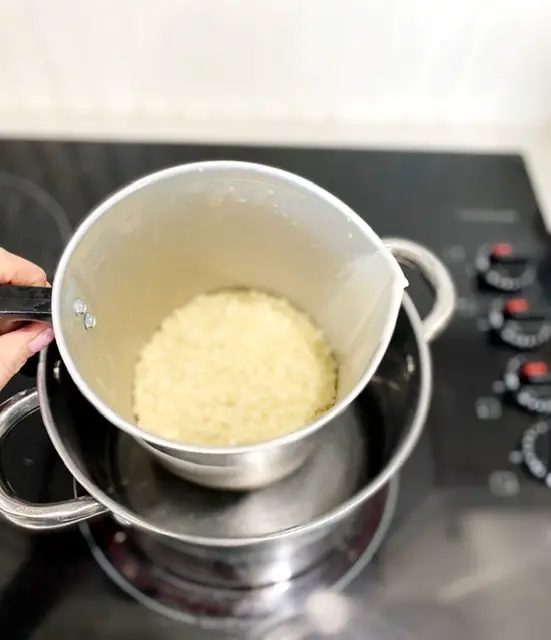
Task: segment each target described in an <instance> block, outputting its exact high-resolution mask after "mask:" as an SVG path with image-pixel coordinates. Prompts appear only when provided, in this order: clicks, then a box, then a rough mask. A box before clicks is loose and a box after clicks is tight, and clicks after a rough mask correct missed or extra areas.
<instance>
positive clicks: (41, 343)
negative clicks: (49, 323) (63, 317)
mask: <svg viewBox="0 0 551 640" xmlns="http://www.w3.org/2000/svg"><path fill="white" fill-rule="evenodd" d="M53 339H54V331H53V329H50V328H48V329H44V331H42V333H39V334H38V335H37V336H36V338H33V339H32V340H31V341H30V342H29V351H30V352H31V353H38V352H39V351H41V350H42V349H44V347H46V346H47V345H49V344H50V342H51V341H52V340H53Z"/></svg>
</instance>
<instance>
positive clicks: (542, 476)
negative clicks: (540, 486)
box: [520, 421, 551, 488]
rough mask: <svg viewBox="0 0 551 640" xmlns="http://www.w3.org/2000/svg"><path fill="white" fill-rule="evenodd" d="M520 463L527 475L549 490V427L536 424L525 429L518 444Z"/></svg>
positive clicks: (550, 438) (550, 460) (550, 461)
mask: <svg viewBox="0 0 551 640" xmlns="http://www.w3.org/2000/svg"><path fill="white" fill-rule="evenodd" d="M520 453H521V455H522V462H523V464H524V467H525V468H526V470H527V471H528V473H529V474H530V475H531V476H533V477H534V478H537V479H538V480H541V481H543V482H545V484H546V485H547V486H548V487H550V488H551V425H550V424H549V422H544V421H542V422H536V424H533V425H532V426H531V427H529V428H528V429H526V431H525V432H524V434H523V436H522V441H521V444H520Z"/></svg>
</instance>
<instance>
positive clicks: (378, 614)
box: [0, 140, 551, 640]
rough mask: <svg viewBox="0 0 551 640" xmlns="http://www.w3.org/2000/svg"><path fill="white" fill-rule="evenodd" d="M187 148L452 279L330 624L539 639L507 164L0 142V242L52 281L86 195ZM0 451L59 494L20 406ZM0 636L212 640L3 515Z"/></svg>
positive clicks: (191, 156)
mask: <svg viewBox="0 0 551 640" xmlns="http://www.w3.org/2000/svg"><path fill="white" fill-rule="evenodd" d="M205 159H238V160H247V161H252V162H261V163H265V164H270V165H273V166H277V167H281V168H284V169H287V170H289V171H292V172H295V173H298V174H301V175H303V176H305V177H307V178H310V179H312V180H313V181H315V182H317V183H319V184H320V185H321V186H323V187H325V188H326V189H328V190H329V191H332V192H333V193H335V195H337V196H339V197H340V198H341V199H342V200H344V201H345V202H346V203H347V204H349V205H350V206H351V207H352V208H353V209H355V210H356V211H357V212H358V213H359V214H360V215H361V216H362V217H364V218H365V219H366V220H367V222H368V223H369V224H370V225H371V226H372V227H373V228H374V229H375V231H377V232H378V233H379V234H380V235H383V236H384V235H393V236H405V237H409V238H411V239H413V240H416V241H418V242H421V243H424V244H426V245H427V246H428V247H430V248H431V249H432V250H434V251H435V252H436V253H437V254H439V255H440V257H441V258H442V259H443V260H444V261H445V262H446V263H447V264H448V266H449V268H450V270H451V272H452V275H453V277H454V280H455V283H456V286H457V289H458V294H459V305H458V310H457V313H456V316H455V318H454V320H453V322H452V324H451V326H450V327H449V329H448V330H447V332H446V333H445V334H444V335H443V336H442V337H441V338H439V340H438V341H437V342H436V343H435V344H434V347H433V357H434V367H435V370H434V374H435V378H434V380H435V381H434V397H433V403H432V409H431V413H430V417H429V420H428V423H427V428H426V433H425V436H424V438H423V441H422V442H421V444H420V445H419V447H418V448H417V450H416V452H415V454H414V455H413V456H412V458H411V460H410V461H409V462H408V464H407V465H406V468H405V469H404V472H403V474H402V478H401V485H400V489H399V497H398V507H397V511H396V513H395V515H394V519H393V524H392V526H391V529H390V533H389V535H388V536H387V539H386V542H385V543H384V544H383V546H382V548H381V550H380V552H379V553H378V554H377V555H376V556H375V558H374V559H373V560H372V562H371V563H370V565H369V567H368V568H367V569H365V570H364V571H363V572H362V574H361V575H360V577H359V578H358V579H356V580H355V581H354V582H353V583H352V585H351V586H349V587H348V588H347V590H346V594H347V596H349V597H350V602H352V603H353V604H354V606H355V607H356V610H355V611H356V614H358V615H356V618H354V620H356V622H354V623H352V624H351V625H350V627H349V633H348V635H346V636H344V635H341V636H340V637H350V638H356V637H359V638H360V637H361V638H364V637H366V636H365V629H366V628H367V627H365V624H366V619H365V615H367V613H369V616H370V617H369V619H370V621H371V622H370V624H375V623H374V622H373V621H374V620H376V621H378V622H377V625H378V626H377V625H375V627H373V629H372V633H373V634H374V635H373V637H381V638H383V637H384V638H385V639H390V638H403V637H411V638H416V637H423V638H424V639H425V640H426V639H427V638H429V639H430V638H439V639H440V638H443V637H446V638H454V637H456V636H457V637H462V638H463V637H466V634H468V637H470V638H484V640H493V639H494V638H495V639H496V640H497V639H498V638H499V640H504V639H505V640H507V639H509V638H511V639H513V638H514V639H515V640H517V639H518V637H520V634H521V633H522V634H523V635H529V636H531V637H544V636H545V630H546V629H547V626H546V625H547V622H546V620H547V617H548V614H547V608H548V605H547V604H546V601H547V597H546V596H547V594H548V592H549V589H551V561H550V560H548V559H547V558H551V553H549V550H548V549H547V547H548V545H549V544H550V542H551V493H550V490H549V489H548V488H547V486H546V482H547V470H548V468H549V467H551V439H550V437H549V435H548V426H547V425H548V422H547V416H546V412H547V405H546V397H545V396H546V393H550V394H551V388H550V387H548V386H547V385H546V384H545V380H541V379H537V375H536V377H534V375H535V374H537V373H538V372H540V373H542V372H543V373H544V374H545V372H546V371H547V366H548V364H551V362H550V357H551V350H550V349H551V346H550V344H551V343H549V342H548V341H547V338H546V335H547V332H546V330H545V327H546V326H547V325H546V323H547V322H548V320H549V313H550V312H551V296H550V294H549V292H550V291H551V270H550V268H549V264H551V263H550V262H549V255H551V254H550V253H549V239H548V235H547V232H546V231H545V228H544V226H543V223H542V220H541V216H540V213H539V211H538V206H537V203H536V201H535V197H534V194H533V191H532V188H531V186H530V181H529V178H528V176H527V173H526V170H525V166H524V163H523V161H522V159H521V158H520V157H518V156H491V155H462V154H430V153H413V152H408V153H401V152H380V151H362V150H358V151H351V150H325V149H290V148H268V147H229V146H228V147H223V146H212V147H209V146H192V145H167V144H114V143H97V142H94V143H85V142H78V143H62V142H51V141H40V142H37V141H18V140H12V141H3V142H0V242H1V244H2V246H4V247H6V248H8V249H10V250H12V251H14V252H17V253H20V254H22V255H24V256H26V257H28V258H30V259H31V260H34V261H36V262H38V263H40V264H41V265H42V266H44V267H45V268H46V269H47V271H48V273H49V275H50V277H53V273H54V270H55V265H56V261H57V259H58V257H59V255H60V252H61V250H62V248H63V246H64V244H65V242H66V240H67V238H68V236H69V235H70V233H71V229H72V228H74V227H75V225H77V224H78V223H79V221H80V220H81V219H82V218H83V216H84V215H85V214H86V213H87V212H88V211H89V210H90V209H91V208H92V207H93V206H94V205H95V204H96V203H98V201H100V200H101V199H103V198H104V197H105V196H106V195H108V194H109V193H111V192H112V191H114V190H116V189H117V188H118V187H120V186H121V185H123V184H125V183H127V182H129V181H131V180H132V179H134V178H136V177H138V176H141V175H144V174H146V173H148V172H151V171H154V170H157V169H160V168H163V167H168V166H171V165H174V164H179V163H184V162H190V161H196V160H205ZM527 271H528V272H530V271H532V273H533V274H534V275H535V277H534V278H532V280H531V281H529V280H527V281H526V282H528V284H527V286H523V287H521V288H520V289H518V290H515V291H512V290H510V289H511V283H512V286H513V288H516V286H515V283H516V280H518V279H519V278H520V279H521V280H522V278H523V274H525V272H527ZM523 282H524V280H523ZM507 289H509V290H507ZM411 293H412V295H413V298H414V300H415V301H416V302H417V304H418V306H419V308H420V310H421V311H423V312H424V311H426V310H427V309H428V308H429V305H430V298H429V296H428V294H427V292H426V291H425V289H424V287H423V285H422V284H421V283H420V282H418V281H417V280H416V279H415V277H414V276H412V284H411ZM511 301H513V302H511ZM534 310H535V311H534ZM526 365H528V367H527V366H526ZM523 367H524V368H523ZM507 373H508V374H511V375H513V376H517V379H519V380H521V381H523V384H522V389H523V392H524V393H527V394H529V395H530V394H531V395H530V397H532V398H534V397H535V400H536V401H542V402H540V403H539V404H537V403H536V404H533V406H532V408H531V409H530V407H529V406H528V407H527V405H526V403H524V404H523V399H522V398H520V397H519V395H520V394H519V393H518V392H517V391H516V390H515V388H514V385H513V387H511V385H510V384H509V383H510V381H511V379H512V378H511V375H509V377H507V375H506V374H507ZM29 385H32V379H28V378H25V377H24V376H22V375H20V376H17V378H16V379H15V380H14V381H13V382H12V383H10V385H9V387H8V388H7V389H5V390H4V391H3V392H2V398H6V397H8V396H9V395H11V394H12V393H13V392H14V391H16V390H20V389H24V388H26V387H28V386H29ZM526 397H527V396H524V399H526ZM550 401H551V398H550ZM1 461H2V467H3V469H4V471H5V474H6V476H7V477H8V478H9V480H10V482H11V483H12V485H13V486H14V488H15V489H16V490H17V492H18V493H19V494H20V495H22V496H24V497H26V498H28V499H31V500H35V501H47V500H51V499H55V498H64V497H68V496H69V495H70V493H71V491H72V486H71V478H70V477H69V474H68V473H67V472H66V471H65V470H64V468H63V466H62V465H61V464H60V462H59V461H58V460H57V458H56V455H55V453H54V452H53V450H52V448H51V446H50V444H49V441H48V438H47V436H46V435H45V433H44V431H43V429H42V425H41V422H40V419H39V417H38V416H33V417H32V418H29V419H27V420H26V421H25V423H24V424H23V425H22V427H21V428H20V429H18V430H16V431H15V432H14V433H13V434H12V436H11V437H10V439H9V441H8V442H7V444H6V447H5V449H4V451H2V452H1ZM549 483H550V484H551V481H549ZM361 611H363V612H364V614H365V615H364V617H363V618H362V616H361V615H359V612H361ZM389 620H392V624H391V625H389ZM362 629H363V632H362ZM370 629H371V627H370ZM0 630H1V635H2V637H6V638H9V639H10V640H18V639H22V640H23V639H27V638H29V639H32V640H52V639H53V638H58V637H79V638H82V639H83V640H85V639H88V638H89V639H96V638H97V639H100V638H101V639H103V638H106V639H113V640H114V639H115V638H117V639H119V638H123V637H125V638H126V637H132V638H135V639H136V640H142V639H146V638H147V639H149V638H163V639H165V638H166V639H167V640H168V639H170V640H172V639H173V638H184V637H185V638H186V639H187V640H195V639H197V640H200V639H202V638H206V639H209V638H224V637H228V633H229V632H224V631H216V632H215V631H210V630H205V629H200V628H198V627H196V626H191V625H187V624H183V623H181V622H176V621H174V620H171V619H168V618H166V617H163V616H162V615H160V614H159V613H156V612H154V611H150V610H148V609H146V608H145V607H144V606H143V605H141V604H139V603H137V602H136V601H135V600H134V599H133V598H131V597H129V596H128V595H126V594H123V592H122V591H121V590H120V589H119V588H118V587H117V586H116V585H115V584H113V583H112V582H111V581H110V580H109V579H108V578H107V577H106V575H105V574H104V572H103V571H102V570H101V569H100V568H99V567H98V565H97V563H96V560H95V559H94V558H93V557H92V554H91V553H90V551H89V547H88V546H87V544H86V543H85V541H84V539H83V536H82V535H81V533H80V532H79V531H76V530H75V531H70V532H64V533H58V534H49V535H46V534H28V533H26V532H23V531H21V530H18V529H16V528H15V527H13V526H12V525H10V524H8V523H6V522H4V521H0ZM347 632H348V631H347ZM281 633H283V632H281ZM377 633H378V634H379V635H377ZM407 634H409V635H407ZM238 637H243V636H242V635H241V636H238ZM266 637H267V636H266ZM270 637H276V636H270ZM277 637H283V636H281V635H280V636H277ZM301 637H306V636H301ZM308 637H313V636H308Z"/></svg>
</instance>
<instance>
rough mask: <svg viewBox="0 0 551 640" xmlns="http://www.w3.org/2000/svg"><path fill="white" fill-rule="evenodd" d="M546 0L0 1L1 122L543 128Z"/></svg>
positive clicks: (549, 55) (547, 94)
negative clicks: (118, 118)
mask: <svg viewBox="0 0 551 640" xmlns="http://www.w3.org/2000/svg"><path fill="white" fill-rule="evenodd" d="M550 33H551V0H522V2H521V0H461V1H460V0H340V1H339V2H337V1H336V0H78V1H75V0H49V1H47V0H0V110H4V111H9V112H14V111H15V112H17V111H20V112H23V111H24V112H32V113H35V114H36V115H37V117H39V116H40V113H43V112H44V113H45V112H48V111H54V110H55V111H57V112H58V113H60V112H66V113H70V114H74V113H98V112H99V113H107V114H109V113H113V114H117V113H118V114H122V113H124V114H132V115H135V114H144V115H147V117H159V118H163V117H165V116H170V117H176V118H183V119H211V120H215V119H218V118H219V119H223V120H229V121H231V120H232V119H235V120H242V119H247V118H252V119H254V120H256V121H264V120H265V121H281V120H292V121H305V122H312V121H319V122H327V121H337V122H364V123H365V122H367V123H398V124H404V123H406V124H412V123H413V124H422V123H430V124H431V125H434V124H446V125H448V124H473V123H475V124H477V125H480V124H486V123H490V124H492V125H495V124H499V125H515V126H516V125H519V126H534V125H542V124H544V123H545V124H547V123H548V122H551V37H550Z"/></svg>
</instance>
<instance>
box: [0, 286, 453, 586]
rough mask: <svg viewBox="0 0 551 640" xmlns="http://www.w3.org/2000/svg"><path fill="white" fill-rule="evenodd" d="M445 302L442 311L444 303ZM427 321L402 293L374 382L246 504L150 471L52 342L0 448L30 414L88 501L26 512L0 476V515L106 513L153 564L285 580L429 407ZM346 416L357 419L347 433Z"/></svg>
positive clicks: (52, 519)
mask: <svg viewBox="0 0 551 640" xmlns="http://www.w3.org/2000/svg"><path fill="white" fill-rule="evenodd" d="M451 302H452V308H453V295H452V300H451ZM446 317H447V318H449V313H448V314H447V316H446ZM434 321H435V318H434V316H429V321H426V322H425V324H423V321H422V320H421V319H420V317H419V315H418V312H417V310H416V308H415V306H414V304H413V303H412V301H411V299H410V298H409V296H408V295H407V294H406V295H405V296H404V299H403V303H402V306H401V309H400V312H399V315H398V318H397V323H396V327H395V330H394V332H393V335H392V338H391V341H390V344H389V346H388V349H387V351H386V353H385V356H384V358H383V360H382V362H381V364H380V366H379V368H378V370H377V373H376V375H375V376H374V377H373V379H372V380H371V382H370V384H369V385H368V386H367V387H366V389H365V390H364V392H363V393H362V394H360V396H359V397H358V399H357V401H356V402H355V403H353V405H352V406H351V407H349V408H348V410H347V411H345V412H343V414H341V416H340V417H339V418H338V419H337V421H336V423H335V424H336V427H337V428H335V429H333V430H330V434H329V435H331V434H332V439H331V438H329V439H328V440H327V441H325V442H324V443H322V445H320V448H319V451H318V452H316V453H315V454H314V455H313V456H312V458H311V459H310V460H309V461H308V462H307V463H306V465H305V466H303V467H302V468H301V469H299V470H298V471H297V472H296V473H295V474H294V475H292V476H290V477H288V478H286V479H284V480H282V481H281V482H279V483H276V484H274V485H271V486H269V487H267V488H264V489H261V490H257V491H253V492H250V493H249V494H242V493H231V492H224V491H214V490H209V489H204V488H201V487H199V486H197V485H195V484H193V483H187V482H185V481H183V480H181V479H179V478H176V477H175V476H174V475H173V474H170V473H167V472H163V471H162V470H160V468H158V467H157V466H156V465H155V464H154V462H153V461H152V459H151V457H150V456H149V455H148V454H147V452H146V451H145V450H144V449H143V448H142V447H141V446H139V445H137V443H136V442H135V441H134V439H133V438H131V437H130V436H128V435H127V434H125V433H124V432H122V431H120V430H118V429H116V428H115V427H114V426H113V425H112V424H111V423H110V422H109V421H108V420H106V419H105V418H104V417H103V416H102V415H101V414H100V413H99V412H97V411H96V410H95V409H94V408H93V406H92V405H91V404H90V403H89V402H88V401H87V400H86V399H85V398H84V396H83V395H82V394H81V393H80V391H79V389H78V387H77V386H76V385H75V383H74V381H73V380H72V377H71V376H70V375H69V374H68V372H67V369H66V367H65V365H64V364H63V361H62V360H61V358H60V354H59V351H58V349H57V346H56V345H55V343H54V344H52V345H50V346H49V347H48V348H47V349H46V350H45V351H44V352H43V353H42V354H41V359H40V365H39V370H38V378H37V383H38V385H37V386H38V390H29V391H25V392H22V393H20V394H18V395H16V396H14V397H12V398H11V399H10V400H8V401H7V402H6V403H5V404H4V405H3V406H2V408H1V410H0V447H1V445H2V443H3V441H4V439H5V438H6V436H7V435H8V433H9V432H10V431H11V430H12V429H13V428H14V427H15V426H16V424H17V423H18V422H19V421H21V420H22V419H23V418H24V417H25V416H26V415H28V414H29V413H31V412H33V411H36V410H37V408H38V405H39V403H40V409H41V412H42V418H43V420H44V424H45V426H46V429H47V431H48V434H49V436H50V438H51V441H52V442H53V445H54V447H55V449H56V450H57V452H58V454H59V456H60V457H61V459H62V460H63V462H64V463H65V465H66V466H67V468H68V469H69V471H70V472H71V473H72V474H73V476H74V478H75V480H76V482H77V483H78V485H77V486H78V487H79V490H80V489H83V490H84V491H86V492H87V493H88V495H81V496H79V497H77V498H75V499H74V500H68V501H65V502H60V503H57V504H46V505H39V504H29V503H26V502H23V501H22V500H21V499H19V498H18V497H17V496H15V495H14V494H13V492H12V490H11V488H10V485H9V483H8V482H7V481H6V480H5V478H4V474H3V473H1V469H0V513H2V514H3V515H4V516H5V517H6V518H8V519H9V520H10V521H12V522H13V523H14V524H16V525H18V526H21V527H25V528H27V529H36V530H49V529H57V528H62V527H66V526H70V525H72V524H74V523H77V522H80V521H83V520H86V519H89V518H93V517H94V516H97V515H100V514H111V515H112V516H113V517H114V518H115V519H117V521H118V522H120V523H122V524H123V525H124V526H126V527H129V528H130V529H131V530H133V531H135V532H136V533H137V534H138V535H142V537H144V538H145V541H144V548H146V547H148V546H149V547H151V546H153V547H155V549H154V550H153V551H151V554H152V555H153V556H154V557H155V559H156V561H157V560H158V561H159V562H161V563H169V564H170V563H172V564H176V563H177V562H178V558H182V557H184V556H188V557H192V558H194V559H195V561H196V563H199V564H200V563H201V560H202V559H205V558H208V561H209V562H212V561H216V560H218V561H220V562H221V563H224V565H225V566H227V565H229V566H231V567H232V568H233V570H234V574H235V575H236V576H238V578H239V581H240V582H241V583H244V584H249V585H250V584H254V585H259V584H269V583H274V582H277V581H278V580H281V579H287V578H289V577H291V576H293V575H296V574H297V573H300V572H302V571H304V570H305V569H307V568H308V567H309V566H310V565H312V564H314V563H315V562H316V561H317V560H319V559H320V558H321V557H322V556H323V555H324V554H325V553H327V551H328V550H329V549H330V548H331V545H332V544H333V543H334V540H335V536H338V535H339V534H340V533H342V531H343V530H345V529H346V528H348V527H350V526H351V525H352V523H353V522H354V521H356V519H357V518H358V517H359V516H360V515H361V514H362V513H363V510H364V508H365V507H366V506H369V504H371V500H372V499H373V498H376V497H378V496H380V495H381V491H385V490H386V487H387V485H388V483H389V481H390V480H391V478H393V477H394V476H395V475H396V474H397V472H398V471H399V469H400V467H401V466H402V465H403V464H404V462H405V461H406V460H407V458H408V456H409V455H410V453H411V452H412V449H413V448H414V446H415V444H416V443H417V441H418V439H419V437H420V435H421V433H422V430H423V425H424V422H425V419H426V416H427V412H428V409H429V404H430V398H431V383H432V372H431V359H430V354H429V349H428V340H431V339H432V338H433V337H434V335H435V332H434V326H435V325H434V324H433V323H434ZM443 326H444V323H442V322H440V323H438V328H439V329H442V328H443ZM357 412H360V413H361V416H360V419H357V418H356V419H353V420H352V422H347V421H350V419H351V416H352V415H354V416H355V415H356V414H357ZM375 454H376V455H375ZM373 455H375V458H373ZM320 456H321V457H320ZM324 456H325V457H324ZM312 465H317V466H316V467H315V468H314V469H312Z"/></svg>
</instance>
